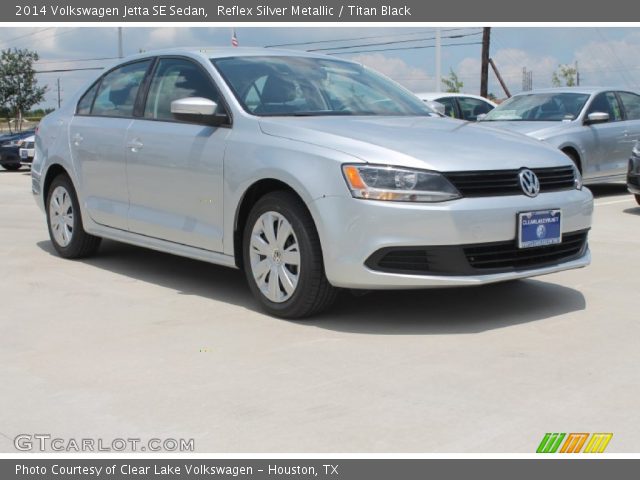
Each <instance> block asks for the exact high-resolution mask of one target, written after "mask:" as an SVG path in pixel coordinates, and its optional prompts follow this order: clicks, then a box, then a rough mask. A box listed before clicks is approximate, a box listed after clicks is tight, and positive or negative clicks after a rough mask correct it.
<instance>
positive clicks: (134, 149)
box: [127, 138, 144, 153]
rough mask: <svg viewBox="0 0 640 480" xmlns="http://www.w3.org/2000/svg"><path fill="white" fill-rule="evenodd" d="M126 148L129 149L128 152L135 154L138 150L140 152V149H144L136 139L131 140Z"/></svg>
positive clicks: (142, 144)
mask: <svg viewBox="0 0 640 480" xmlns="http://www.w3.org/2000/svg"><path fill="white" fill-rule="evenodd" d="M127 147H128V148H129V150H131V151H132V152H134V153H135V152H137V151H138V150H140V149H141V148H142V147H144V143H142V142H141V141H140V140H138V139H137V138H136V139H133V140H131V141H130V142H127Z"/></svg>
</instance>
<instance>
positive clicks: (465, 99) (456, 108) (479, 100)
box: [416, 92, 496, 122]
mask: <svg viewBox="0 0 640 480" xmlns="http://www.w3.org/2000/svg"><path fill="white" fill-rule="evenodd" d="M416 95H417V96H418V98H419V99H420V100H422V101H423V102H426V103H427V104H429V102H437V103H440V104H442V105H443V106H444V112H440V113H442V114H444V115H446V116H447V117H451V118H459V119H460V120H469V121H472V122H475V121H476V120H478V116H479V115H486V114H487V113H489V112H490V111H491V110H493V109H494V108H496V104H495V103H493V102H492V101H491V100H488V99H486V98H484V97H481V96H479V95H471V94H469V93H450V92H424V93H416Z"/></svg>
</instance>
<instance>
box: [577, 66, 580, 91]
mask: <svg viewBox="0 0 640 480" xmlns="http://www.w3.org/2000/svg"><path fill="white" fill-rule="evenodd" d="M576 86H577V87H579V86H580V70H578V61H577V60H576Z"/></svg>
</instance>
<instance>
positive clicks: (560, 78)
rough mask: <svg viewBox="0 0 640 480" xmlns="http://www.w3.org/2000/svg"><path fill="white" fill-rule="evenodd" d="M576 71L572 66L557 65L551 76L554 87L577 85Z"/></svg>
mask: <svg viewBox="0 0 640 480" xmlns="http://www.w3.org/2000/svg"><path fill="white" fill-rule="evenodd" d="M577 78H578V70H577V69H576V67H574V66H573V65H558V69H557V70H556V71H555V72H553V75H551V83H552V84H553V86H554V87H563V86H566V87H575V86H576V85H577Z"/></svg>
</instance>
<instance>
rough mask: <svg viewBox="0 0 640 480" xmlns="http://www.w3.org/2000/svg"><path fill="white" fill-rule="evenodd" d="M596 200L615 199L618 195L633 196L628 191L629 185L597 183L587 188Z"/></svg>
mask: <svg viewBox="0 0 640 480" xmlns="http://www.w3.org/2000/svg"><path fill="white" fill-rule="evenodd" d="M586 187H587V188H588V189H589V190H591V193H593V196H594V197H595V198H600V197H614V196H618V195H631V194H630V193H629V191H628V190H627V184H626V183H621V182H615V183H596V184H593V185H587V186H586Z"/></svg>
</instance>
